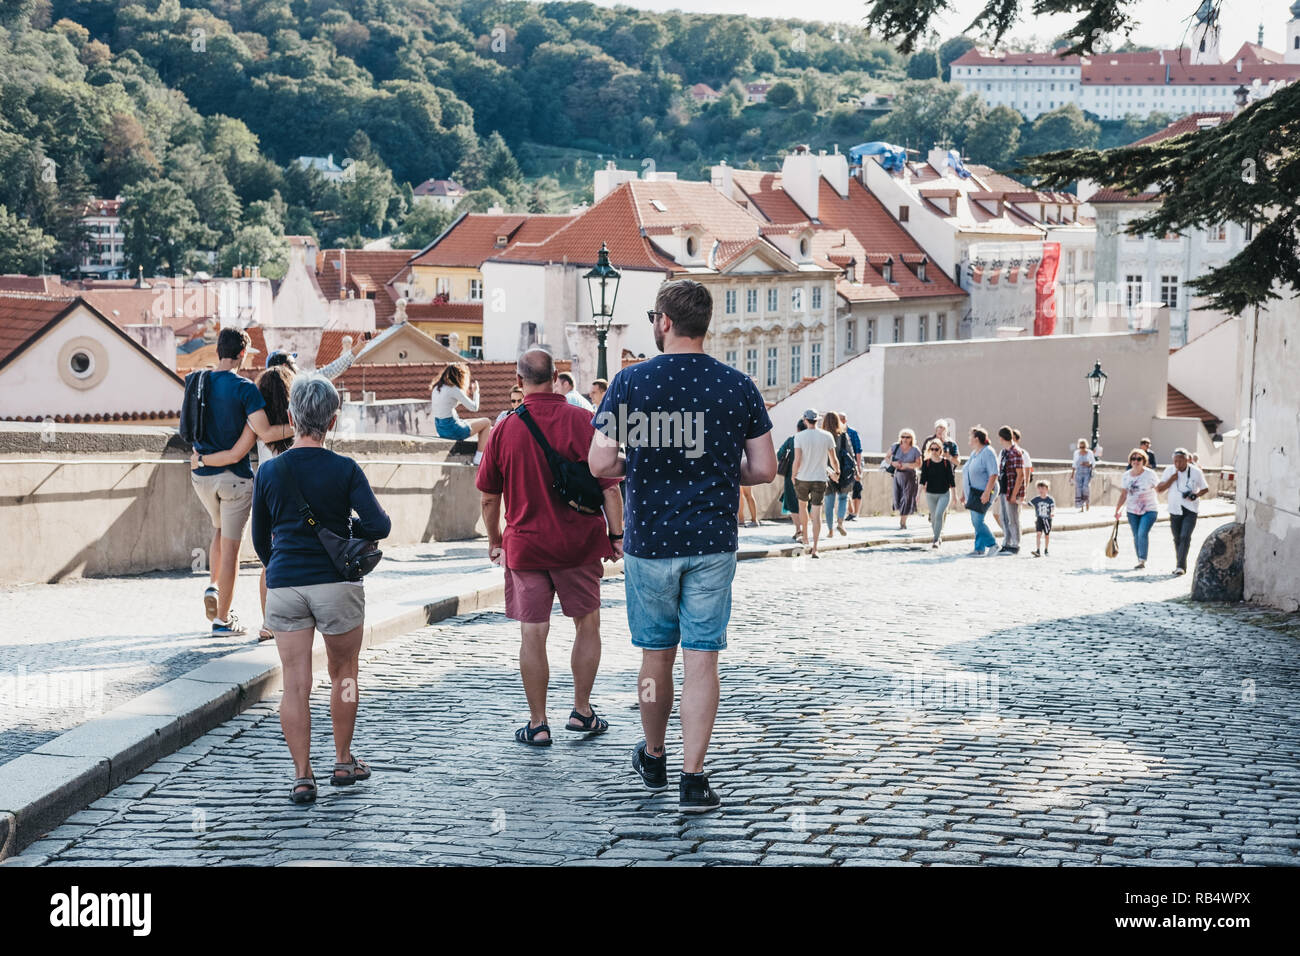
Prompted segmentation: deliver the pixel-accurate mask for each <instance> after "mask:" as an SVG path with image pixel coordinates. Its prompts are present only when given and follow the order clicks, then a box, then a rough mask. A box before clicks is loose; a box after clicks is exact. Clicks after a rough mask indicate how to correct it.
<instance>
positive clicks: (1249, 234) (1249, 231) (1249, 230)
mask: <svg viewBox="0 0 1300 956" xmlns="http://www.w3.org/2000/svg"><path fill="white" fill-rule="evenodd" d="M1253 238H1255V224H1254V223H1253V222H1248V223H1246V241H1247V242H1250V240H1251V239H1253Z"/></svg>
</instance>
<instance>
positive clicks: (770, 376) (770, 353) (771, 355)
mask: <svg viewBox="0 0 1300 956" xmlns="http://www.w3.org/2000/svg"><path fill="white" fill-rule="evenodd" d="M778 361H780V352H779V350H778V349H774V348H769V349H768V350H767V386H768V388H771V387H772V386H773V385H775V384H776V382H777V362H778Z"/></svg>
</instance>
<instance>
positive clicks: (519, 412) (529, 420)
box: [514, 405, 555, 462]
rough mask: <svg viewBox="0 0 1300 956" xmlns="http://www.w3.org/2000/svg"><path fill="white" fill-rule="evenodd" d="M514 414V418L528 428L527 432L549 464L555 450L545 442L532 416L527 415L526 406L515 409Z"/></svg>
mask: <svg viewBox="0 0 1300 956" xmlns="http://www.w3.org/2000/svg"><path fill="white" fill-rule="evenodd" d="M514 414H515V417H517V418H518V419H519V420H520V421H521V422H523V423H524V424H525V425H527V426H528V430H529V431H530V432H532V433H533V438H534V439H535V440H536V441H537V444H538V446H539V447H540V448H541V449H542V454H544V455H545V456H546V460H547V461H548V462H549V461H550V460H551V458H552V457H554V455H555V449H554V448H552V447H551V443H550V442H548V441H547V440H546V436H545V435H543V434H542V430H541V429H540V428H538V427H537V422H535V421H533V416H532V415H530V414H529V413H528V408H527V406H524V405H520V406H519V407H518V408H517V409H515V412H514Z"/></svg>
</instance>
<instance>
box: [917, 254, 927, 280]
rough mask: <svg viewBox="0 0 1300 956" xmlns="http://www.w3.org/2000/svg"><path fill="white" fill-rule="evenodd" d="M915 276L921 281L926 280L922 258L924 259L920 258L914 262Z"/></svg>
mask: <svg viewBox="0 0 1300 956" xmlns="http://www.w3.org/2000/svg"><path fill="white" fill-rule="evenodd" d="M916 277H917V278H918V279H920V280H921V281H922V282H926V281H928V280H927V279H926V278H925V260H924V259H922V260H921V261H920V262H918V263H917V264H916Z"/></svg>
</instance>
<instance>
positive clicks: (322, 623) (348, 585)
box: [266, 581, 366, 635]
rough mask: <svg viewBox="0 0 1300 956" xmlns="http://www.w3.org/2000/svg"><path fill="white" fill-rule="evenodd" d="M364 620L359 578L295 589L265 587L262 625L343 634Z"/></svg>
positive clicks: (290, 629) (282, 629) (279, 629)
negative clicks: (313, 629) (264, 622)
mask: <svg viewBox="0 0 1300 956" xmlns="http://www.w3.org/2000/svg"><path fill="white" fill-rule="evenodd" d="M365 619H366V589H365V586H364V585H363V584H362V583H361V582H360V581H355V582H353V581H339V582H337V583H332V584H306V585H303V586H302V587H298V588H268V589H267V591H266V626H267V627H269V628H270V629H271V630H273V631H275V632H276V633H279V632H281V631H305V630H306V629H307V628H309V627H314V628H315V629H316V630H318V631H320V632H321V633H322V634H325V635H331V634H346V633H347V632H348V631H350V630H352V629H353V628H357V627H360V626H361V625H362V623H363V622H364V621H365Z"/></svg>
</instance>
